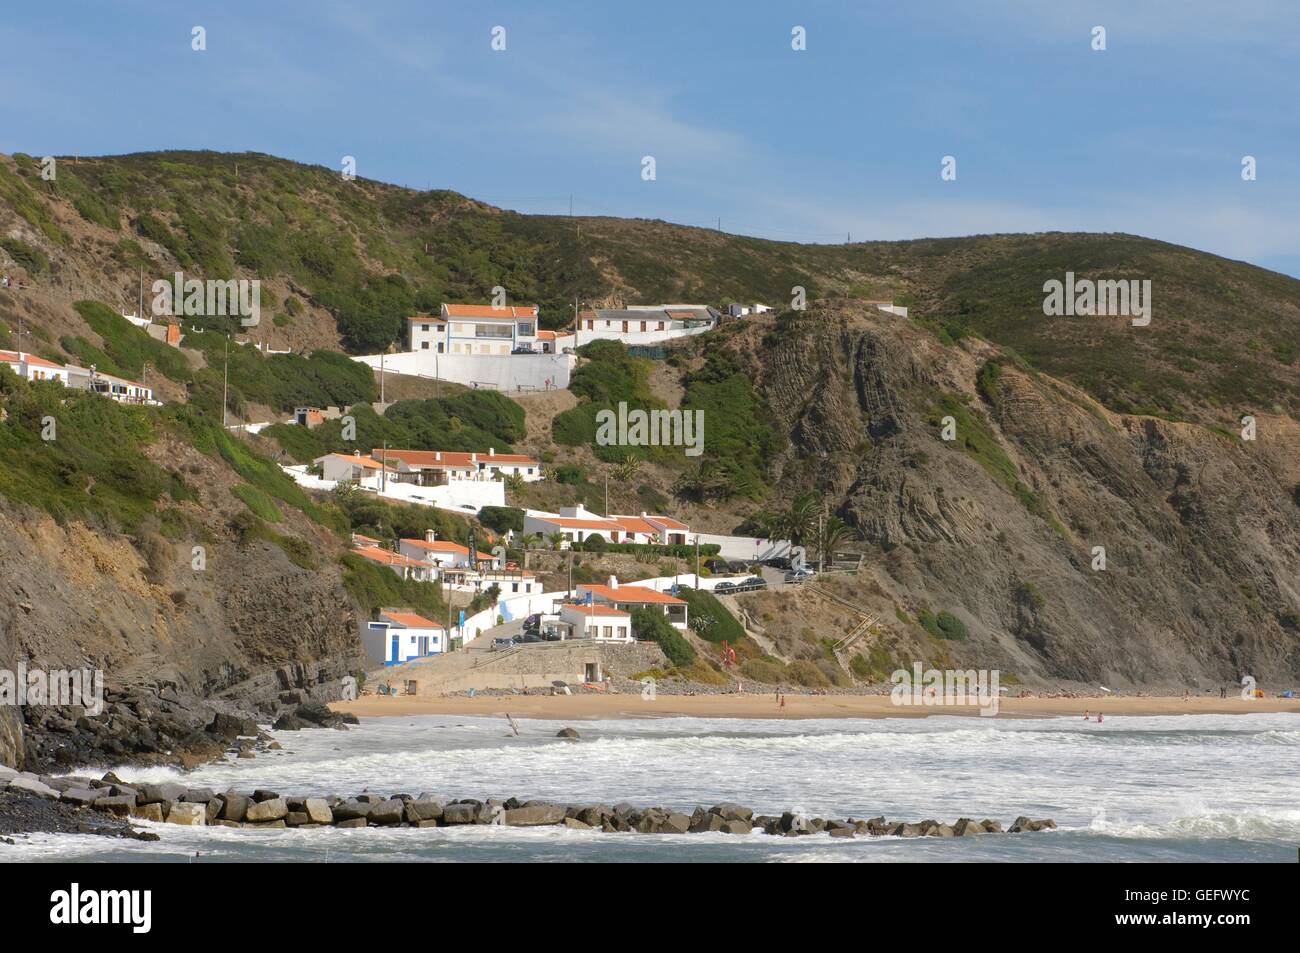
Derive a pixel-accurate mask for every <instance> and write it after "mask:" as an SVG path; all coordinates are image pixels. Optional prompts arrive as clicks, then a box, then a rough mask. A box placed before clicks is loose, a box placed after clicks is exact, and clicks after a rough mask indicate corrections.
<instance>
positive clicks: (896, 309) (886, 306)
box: [864, 300, 907, 318]
mask: <svg viewBox="0 0 1300 953" xmlns="http://www.w3.org/2000/svg"><path fill="white" fill-rule="evenodd" d="M864 303H865V304H868V305H870V306H871V307H873V308H875V309H876V310H877V311H884V312H886V313H887V314H896V315H898V316H899V317H900V318H905V317H907V309H906V308H904V307H902V306H901V305H897V304H894V302H893V301H884V300H881V301H867V302H864Z"/></svg>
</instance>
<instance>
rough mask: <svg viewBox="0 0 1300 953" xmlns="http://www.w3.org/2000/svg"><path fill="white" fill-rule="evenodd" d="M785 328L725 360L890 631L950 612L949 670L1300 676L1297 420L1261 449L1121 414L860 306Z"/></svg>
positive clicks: (1003, 359)
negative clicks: (846, 531) (760, 392)
mask: <svg viewBox="0 0 1300 953" xmlns="http://www.w3.org/2000/svg"><path fill="white" fill-rule="evenodd" d="M778 327H779V328H780V330H779V333H772V330H773V326H772V323H771V322H767V321H755V322H753V323H752V324H751V326H750V327H749V328H748V329H747V331H746V332H745V333H744V334H742V335H738V336H736V337H734V338H732V339H731V342H730V344H729V347H730V348H731V349H732V350H733V351H734V352H735V354H736V356H737V358H738V359H739V360H741V361H743V362H746V364H747V367H748V370H749V372H750V374H751V375H752V377H753V379H754V380H755V381H757V382H758V383H759V384H760V386H762V387H763V389H764V390H765V392H766V395H767V397H768V400H769V402H770V404H771V406H772V407H773V409H774V411H775V413H777V415H778V416H779V417H780V418H781V421H782V423H783V425H784V426H785V427H787V428H788V430H789V432H790V434H791V444H790V448H789V450H788V451H787V453H786V454H785V455H784V457H783V458H782V459H781V460H779V461H778V462H777V466H776V471H777V476H778V480H779V481H780V483H781V485H782V486H783V487H784V488H785V489H788V490H790V491H791V492H797V491H801V490H802V489H804V488H808V487H817V488H820V489H821V490H822V492H823V493H824V494H825V496H826V498H827V500H828V501H829V502H830V504H831V509H832V511H833V512H838V513H839V514H840V515H841V516H842V517H844V518H845V519H846V520H847V521H848V522H850V523H851V524H853V525H854V526H856V527H857V528H858V529H859V530H860V532H861V533H862V535H863V537H864V539H865V540H866V541H867V543H869V544H871V545H870V547H869V551H870V553H871V555H870V557H869V568H868V569H867V571H866V572H867V574H868V575H869V576H870V577H874V581H875V582H876V583H878V584H879V586H880V587H881V588H882V589H883V590H884V592H885V594H886V595H885V596H884V597H883V598H878V597H872V596H870V595H869V593H868V590H869V589H871V590H874V589H875V588H876V586H875V585H869V583H870V582H871V580H870V579H866V578H864V579H862V580H861V582H862V587H861V588H862V591H863V598H864V600H865V601H870V602H871V604H872V606H873V608H874V609H875V610H876V611H878V613H879V614H880V615H881V616H882V617H883V618H884V619H885V620H886V622H887V624H888V625H890V626H891V627H900V626H901V627H904V628H905V627H906V626H907V623H905V622H896V621H895V619H896V618H897V612H896V610H899V609H901V610H903V611H904V612H906V613H910V614H915V612H916V611H917V610H918V609H920V608H930V609H931V610H933V611H935V612H937V611H939V610H941V609H946V610H948V611H950V612H952V613H954V614H955V615H957V616H958V617H959V618H961V619H962V620H963V621H965V622H966V623H967V626H968V628H969V631H970V638H969V640H968V641H966V642H961V643H958V642H946V643H945V644H944V648H945V649H947V650H949V651H950V653H951V657H952V658H953V659H954V661H957V662H961V663H963V664H971V665H982V666H987V667H996V668H1001V669H1002V670H1003V671H1007V672H1013V673H1015V674H1016V675H1018V676H1019V677H1021V678H1023V679H1026V680H1029V681H1032V680H1035V679H1055V680H1070V681H1077V682H1088V683H1093V684H1095V683H1097V682H1100V683H1102V684H1107V685H1115V686H1125V687H1128V686H1141V685H1146V686H1164V687H1167V688H1170V687H1176V688H1179V689H1181V688H1182V687H1192V686H1200V687H1202V688H1205V687H1214V688H1217V687H1219V686H1220V685H1227V684H1235V683H1236V682H1237V681H1238V680H1239V679H1240V677H1241V676H1242V675H1244V674H1249V675H1252V676H1254V677H1255V678H1256V679H1258V680H1259V681H1260V683H1261V684H1263V683H1265V682H1272V683H1275V684H1277V683H1290V682H1291V680H1293V679H1294V678H1296V677H1297V676H1298V675H1300V631H1297V626H1298V625H1300V497H1298V496H1297V493H1300V491H1298V490H1297V488H1296V487H1297V482H1298V481H1300V441H1298V440H1297V438H1298V437H1300V425H1297V423H1296V422H1295V421H1294V420H1292V419H1291V418H1289V417H1285V416H1270V415H1257V420H1258V424H1257V426H1258V437H1257V439H1256V440H1254V441H1246V440H1242V439H1240V437H1239V435H1238V434H1236V433H1229V432H1226V431H1225V432H1219V431H1216V430H1213V429H1209V428H1206V427H1201V426H1197V425H1191V424H1179V423H1171V422H1168V421H1165V420H1161V419H1157V418H1151V417H1138V416H1126V415H1120V414H1114V413H1110V412H1108V411H1107V410H1105V409H1104V408H1102V407H1101V406H1100V405H1098V404H1097V403H1095V402H1094V401H1092V400H1091V399H1089V398H1088V397H1087V396H1086V395H1084V394H1083V393H1082V392H1080V391H1078V390H1076V389H1075V388H1072V387H1070V386H1068V385H1066V384H1064V383H1062V382H1060V381H1058V380H1055V379H1052V378H1050V377H1047V376H1044V375H1041V374H1038V373H1035V372H1034V371H1032V370H1030V369H1028V368H1026V367H1023V366H1021V365H1018V363H1017V362H1016V361H1015V360H1014V359H1012V358H1011V357H1009V356H1008V355H1006V354H1003V353H1001V352H1000V351H998V350H997V349H996V348H994V347H992V346H991V345H987V344H985V343H983V342H979V341H967V342H963V343H962V344H961V345H960V346H944V345H942V344H940V343H939V342H938V341H937V340H936V339H935V338H934V337H933V336H931V335H929V334H927V333H925V332H924V331H921V330H919V329H917V328H915V327H914V326H912V325H909V324H908V323H907V322H905V321H900V320H898V319H896V318H892V317H890V316H887V315H884V314H880V313H878V312H874V311H871V312H867V311H864V310H863V309H862V308H861V307H859V306H856V305H851V304H848V303H844V302H840V303H836V302H831V303H829V304H828V305H826V306H825V307H823V308H820V309H818V310H816V311H811V312H807V313H805V314H803V315H800V316H795V317H792V318H785V319H781V323H780V324H779V325H778ZM990 361H992V362H994V363H996V364H997V365H998V367H997V369H996V370H994V371H991V372H989V371H986V372H985V375H984V378H983V380H984V384H983V386H981V385H980V384H978V383H977V381H978V380H980V379H981V378H980V372H981V369H982V368H985V367H986V365H987V364H988V362H990ZM945 418H951V421H949V422H950V423H952V424H953V425H954V427H955V430H956V439H954V440H952V441H945V440H944V439H942V436H943V435H942V429H943V424H944V420H945ZM1103 555H1104V567H1105V568H1104V569H1103V568H1101V567H1102V565H1103V564H1102V562H1101V559H1102V557H1103ZM872 600H874V601H872ZM891 602H892V605H891V604H890V603H891ZM864 604H865V602H864ZM897 661H906V660H902V659H899V660H897ZM908 664H910V662H909V663H908Z"/></svg>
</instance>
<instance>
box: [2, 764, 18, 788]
mask: <svg viewBox="0 0 1300 953" xmlns="http://www.w3.org/2000/svg"><path fill="white" fill-rule="evenodd" d="M16 777H18V772H17V771H15V770H14V769H13V768H7V767H5V766H4V765H3V764H0V784H4V783H5V782H6V781H12V780H13V779H14V778H16Z"/></svg>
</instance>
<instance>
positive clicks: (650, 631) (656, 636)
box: [632, 606, 695, 668]
mask: <svg viewBox="0 0 1300 953" xmlns="http://www.w3.org/2000/svg"><path fill="white" fill-rule="evenodd" d="M632 634H633V635H635V636H636V637H637V638H638V639H643V640H649V641H651V642H654V643H655V644H657V645H658V646H659V648H661V649H663V653H664V655H666V656H667V657H668V661H670V662H672V663H673V664H674V665H676V666H677V667H678V668H686V667H687V666H688V665H690V664H691V663H692V662H694V661H695V650H694V649H693V648H691V643H689V642H687V641H686V639H685V638H684V637H683V636H682V634H681V633H680V632H678V631H677V629H675V628H674V627H673V624H672V623H671V622H669V621H668V619H667V617H666V616H665V615H664V614H663V612H662V611H661V610H659V609H652V608H650V607H648V606H643V607H642V608H640V609H636V610H634V611H633V612H632Z"/></svg>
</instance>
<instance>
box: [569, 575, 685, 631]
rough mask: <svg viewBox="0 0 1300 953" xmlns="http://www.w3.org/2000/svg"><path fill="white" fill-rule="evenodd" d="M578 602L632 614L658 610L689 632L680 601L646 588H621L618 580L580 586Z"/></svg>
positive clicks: (675, 625)
mask: <svg viewBox="0 0 1300 953" xmlns="http://www.w3.org/2000/svg"><path fill="white" fill-rule="evenodd" d="M578 599H579V601H581V602H590V603H592V604H595V605H599V606H608V607H612V608H615V609H620V610H622V611H623V612H627V613H629V614H630V613H632V612H634V611H636V610H637V609H644V608H650V609H655V610H658V611H660V612H662V613H663V614H664V616H665V617H666V618H667V619H668V621H669V623H671V624H672V625H673V626H674V627H675V628H678V629H683V630H684V629H685V628H686V603H685V602H683V601H682V600H681V599H678V598H677V597H676V596H670V595H669V594H668V593H666V592H659V591H658V590H657V589H649V588H646V587H643V586H620V585H619V583H618V578H617V577H615V576H610V577H609V583H608V584H607V585H604V586H598V585H587V584H583V585H580V586H578Z"/></svg>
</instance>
